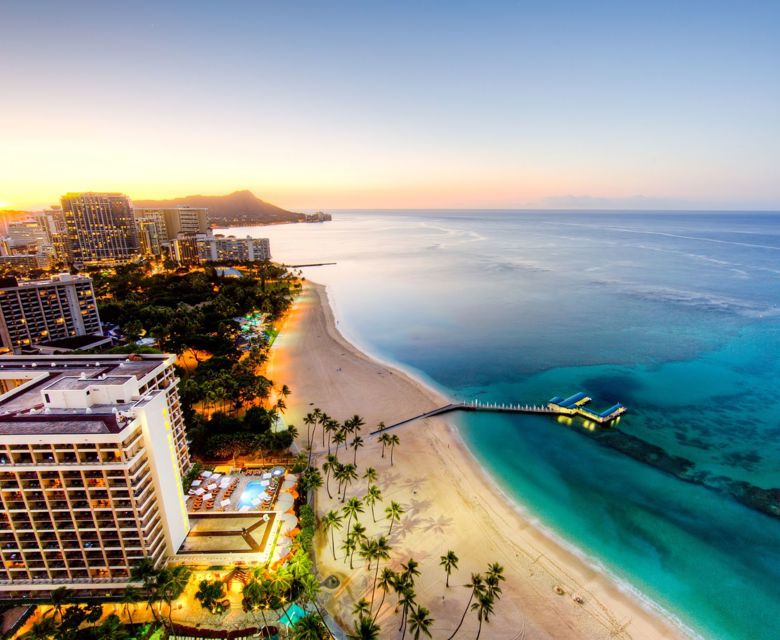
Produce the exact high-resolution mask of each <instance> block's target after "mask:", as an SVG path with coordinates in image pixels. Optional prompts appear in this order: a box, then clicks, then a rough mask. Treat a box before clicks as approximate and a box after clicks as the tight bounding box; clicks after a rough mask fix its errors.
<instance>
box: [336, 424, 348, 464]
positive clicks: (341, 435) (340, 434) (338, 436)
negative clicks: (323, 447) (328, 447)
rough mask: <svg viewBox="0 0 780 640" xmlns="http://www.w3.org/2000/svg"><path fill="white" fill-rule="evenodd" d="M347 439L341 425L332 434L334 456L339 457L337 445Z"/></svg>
mask: <svg viewBox="0 0 780 640" xmlns="http://www.w3.org/2000/svg"><path fill="white" fill-rule="evenodd" d="M346 441H347V433H346V431H344V427H343V426H342V427H341V428H340V429H338V430H337V431H336V433H334V434H333V444H335V445H336V458H337V459H338V457H339V447H340V446H341V445H342V444H344V443H345V442H346Z"/></svg>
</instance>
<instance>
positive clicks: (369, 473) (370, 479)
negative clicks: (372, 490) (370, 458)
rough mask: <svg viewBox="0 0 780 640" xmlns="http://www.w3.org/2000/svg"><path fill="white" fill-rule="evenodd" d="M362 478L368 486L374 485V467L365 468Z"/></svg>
mask: <svg viewBox="0 0 780 640" xmlns="http://www.w3.org/2000/svg"><path fill="white" fill-rule="evenodd" d="M363 478H365V479H366V480H367V481H368V484H376V469H374V467H366V471H365V473H364V474H363Z"/></svg>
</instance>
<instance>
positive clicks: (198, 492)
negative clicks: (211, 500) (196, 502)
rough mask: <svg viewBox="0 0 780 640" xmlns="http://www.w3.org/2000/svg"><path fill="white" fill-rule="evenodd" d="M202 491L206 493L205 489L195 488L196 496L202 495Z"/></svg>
mask: <svg viewBox="0 0 780 640" xmlns="http://www.w3.org/2000/svg"><path fill="white" fill-rule="evenodd" d="M204 493H206V490H205V489H195V495H196V496H202V495H203V494H204Z"/></svg>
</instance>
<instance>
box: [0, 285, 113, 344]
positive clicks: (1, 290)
mask: <svg viewBox="0 0 780 640" xmlns="http://www.w3.org/2000/svg"><path fill="white" fill-rule="evenodd" d="M102 332H103V327H102V325H101V323H100V315H99V314H98V309H97V303H96V302H95V291H94V289H93V288H92V279H91V278H86V277H83V276H71V275H69V274H62V275H58V276H54V277H53V278H51V279H49V280H29V281H22V282H19V281H18V280H17V279H16V278H0V340H1V341H2V348H3V350H5V351H14V352H15V353H19V352H21V350H22V349H24V348H25V347H30V346H33V345H36V344H39V343H41V342H50V341H52V340H61V339H63V338H73V337H76V336H88V335H100V334H102Z"/></svg>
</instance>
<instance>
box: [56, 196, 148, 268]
mask: <svg viewBox="0 0 780 640" xmlns="http://www.w3.org/2000/svg"><path fill="white" fill-rule="evenodd" d="M61 202H62V211H63V214H64V217H65V227H66V233H67V250H68V255H69V258H70V260H71V261H72V262H73V263H74V264H75V265H76V266H79V267H82V266H89V265H116V264H125V263H128V262H131V261H133V260H135V259H136V258H137V257H138V254H139V250H140V247H139V244H138V231H137V229H136V224H135V219H134V218H133V211H132V205H131V204H130V199H129V198H128V197H127V196H126V195H123V194H121V193H68V194H66V195H64V196H62V199H61Z"/></svg>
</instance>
